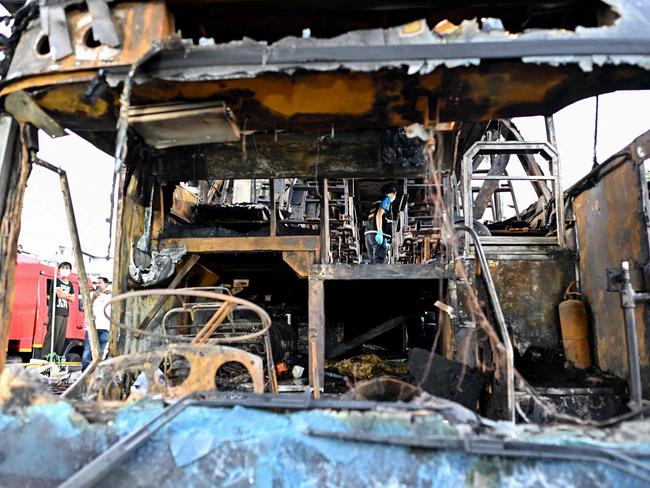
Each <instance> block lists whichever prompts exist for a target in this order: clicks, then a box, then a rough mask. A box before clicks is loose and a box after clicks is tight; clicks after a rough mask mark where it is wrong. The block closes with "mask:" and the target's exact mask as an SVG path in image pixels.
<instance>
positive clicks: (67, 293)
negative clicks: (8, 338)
mask: <svg viewBox="0 0 650 488" xmlns="http://www.w3.org/2000/svg"><path fill="white" fill-rule="evenodd" d="M71 271H72V265H71V264H70V263H68V262H65V261H64V262H62V263H61V264H59V276H58V278H57V279H56V290H55V291H56V297H55V299H56V306H55V311H54V330H52V305H51V304H50V307H49V312H48V313H49V318H48V321H47V333H46V334H45V339H44V340H43V352H42V356H46V355H47V354H50V353H51V352H52V351H54V352H55V353H56V354H58V355H59V356H60V355H62V354H63V350H64V348H65V335H66V332H67V329H68V315H70V304H71V303H72V302H73V301H74V287H73V286H72V283H70V282H69V281H68V276H70V272H71ZM48 291H49V292H51V291H52V290H51V288H50V290H48ZM52 337H54V347H52Z"/></svg>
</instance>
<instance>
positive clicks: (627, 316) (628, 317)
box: [621, 261, 650, 409]
mask: <svg viewBox="0 0 650 488" xmlns="http://www.w3.org/2000/svg"><path fill="white" fill-rule="evenodd" d="M649 300H650V295H649V294H647V293H637V292H635V291H634V289H633V288H632V281H631V280H630V263H629V262H628V261H623V262H621V307H623V316H624V320H625V345H626V350H627V366H628V377H629V383H630V385H629V386H630V403H631V404H632V408H633V409H640V408H641V407H642V405H643V393H642V388H641V366H640V364H639V342H638V338H637V332H636V316H635V309H636V304H637V303H640V302H647V301H649Z"/></svg>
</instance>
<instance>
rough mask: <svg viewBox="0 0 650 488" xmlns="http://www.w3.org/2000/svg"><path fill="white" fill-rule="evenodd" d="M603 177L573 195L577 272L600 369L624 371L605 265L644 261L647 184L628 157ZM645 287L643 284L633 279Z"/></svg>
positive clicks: (644, 340) (648, 360)
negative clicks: (644, 197)
mask: <svg viewBox="0 0 650 488" xmlns="http://www.w3.org/2000/svg"><path fill="white" fill-rule="evenodd" d="M608 166H610V168H609V169H608V168H606V169H607V172H603V173H605V176H604V177H603V178H602V179H601V180H600V181H598V183H596V185H595V186H593V187H591V188H588V189H587V190H585V191H583V192H582V193H580V194H578V195H577V196H576V197H575V200H574V203H573V209H574V213H575V217H576V222H577V235H578V250H579V257H580V276H581V281H582V284H581V288H582V293H583V298H584V299H585V300H586V301H587V304H588V306H589V308H590V310H591V317H592V323H593V335H594V337H595V338H596V344H595V346H596V347H595V352H596V360H597V362H598V365H599V366H600V367H601V368H602V369H604V370H610V371H613V372H614V373H616V374H618V375H620V376H623V377H626V376H627V360H626V355H625V347H624V345H625V329H624V325H623V309H622V308H621V299H620V295H619V294H618V293H612V292H608V291H607V268H614V267H620V265H621V261H623V260H628V261H630V266H631V268H632V269H634V268H639V267H643V266H644V265H646V264H647V263H648V234H647V228H646V221H645V217H644V207H645V205H644V202H643V195H644V192H643V188H642V186H641V185H645V184H647V183H646V181H645V177H644V176H643V172H642V167H639V166H638V165H637V164H636V163H635V162H634V161H632V160H631V159H628V158H625V157H623V158H622V160H621V157H619V158H617V159H614V160H610V162H609V164H608ZM633 285H634V288H635V290H637V291H645V289H644V288H643V283H640V282H637V283H634V284H633ZM647 308H648V307H647V306H646V305H643V304H639V305H638V306H637V309H636V321H637V333H638V340H639V355H640V361H641V377H642V380H643V383H644V391H646V392H648V391H649V390H650V357H649V355H648V339H649V334H650V328H649V327H648V323H649V319H648V310H647Z"/></svg>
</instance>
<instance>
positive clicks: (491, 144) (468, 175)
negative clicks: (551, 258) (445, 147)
mask: <svg viewBox="0 0 650 488" xmlns="http://www.w3.org/2000/svg"><path fill="white" fill-rule="evenodd" d="M498 154H509V155H519V154H539V155H541V156H542V157H543V158H544V159H546V160H547V161H548V162H549V165H550V169H551V173H552V175H551V176H510V175H503V176H502V175H482V174H474V170H473V165H472V162H473V160H474V158H476V157H477V156H486V155H487V156H489V155H498ZM462 172H463V173H462V175H463V215H464V220H465V225H466V226H467V227H472V223H473V220H474V215H473V196H472V181H473V180H497V181H499V180H504V181H506V180H510V181H515V180H521V181H551V182H553V194H554V195H555V215H556V222H557V230H556V232H557V238H556V239H553V238H550V239H549V238H546V237H524V238H520V237H481V238H480V239H481V242H482V243H483V244H523V245H535V244H537V245H539V244H550V243H552V242H553V241H554V240H557V244H558V245H559V246H560V247H564V196H563V194H562V185H561V183H560V163H559V157H558V154H557V150H556V149H555V148H554V147H553V146H552V145H551V144H549V143H548V142H534V143H531V142H519V141H478V142H475V143H474V144H473V145H472V147H470V148H469V150H468V151H467V152H466V153H465V154H463V158H462ZM465 243H466V246H468V245H469V236H467V237H466V240H465Z"/></svg>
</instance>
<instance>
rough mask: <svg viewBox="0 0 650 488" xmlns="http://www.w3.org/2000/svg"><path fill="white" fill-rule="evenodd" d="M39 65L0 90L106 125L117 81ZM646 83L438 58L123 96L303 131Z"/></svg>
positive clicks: (622, 74)
mask: <svg viewBox="0 0 650 488" xmlns="http://www.w3.org/2000/svg"><path fill="white" fill-rule="evenodd" d="M66 59H67V58H66ZM64 61H65V60H64ZM82 65H83V66H86V65H85V64H84V63H82ZM89 66H92V65H89ZM95 66H96V68H101V67H102V66H101V64H96V65H95ZM42 73H44V74H41V75H38V76H34V77H31V78H29V79H27V80H17V81H16V82H15V83H14V84H11V82H10V83H9V84H8V85H7V86H6V87H5V88H4V90H3V91H2V92H1V93H0V94H7V93H10V92H11V91H15V90H18V89H28V88H30V87H34V88H36V87H40V88H38V90H37V91H35V93H34V94H33V95H34V97H35V99H36V100H37V102H38V103H39V105H40V106H41V107H42V108H43V109H45V110H46V111H48V112H50V113H51V114H52V115H53V116H54V117H55V118H57V120H59V121H60V122H61V123H62V124H64V125H66V126H68V127H71V128H75V127H80V128H81V127H83V128H84V129H85V130H88V129H95V130H111V129H114V127H115V122H116V114H117V112H118V101H119V88H115V89H113V88H111V89H107V90H106V91H105V92H104V93H103V94H102V96H101V97H99V99H98V100H96V101H85V100H84V98H83V94H84V92H85V91H86V90H87V88H88V86H89V81H90V80H91V79H92V76H91V73H92V72H89V71H88V69H85V70H84V71H83V73H84V74H83V75H82V74H81V73H77V72H70V73H66V72H64V71H56V72H47V71H43V72H42ZM80 77H81V78H80ZM577 80H580V82H579V83H578V81H577ZM648 83H649V82H648V77H647V72H645V71H644V70H642V69H641V68H638V67H633V66H620V67H617V68H616V69H614V68H612V67H611V66H606V67H603V68H595V69H594V71H593V72H591V73H584V72H582V71H581V70H580V69H579V68H578V67H575V66H572V67H552V66H538V65H531V64H523V63H515V62H493V63H490V64H489V66H485V67H481V68H479V67H464V68H455V69H448V68H442V67H441V68H438V69H436V70H435V71H434V72H433V73H430V74H426V75H412V76H408V75H407V74H406V72H404V71H399V70H386V69H384V70H379V71H377V72H373V73H349V72H318V73H314V72H297V73H294V74H291V75H290V74H282V73H267V74H262V75H259V76H257V77H255V78H241V79H226V80H207V81H206V80H195V81H191V80H185V81H182V82H175V81H164V80H155V81H153V82H148V83H145V84H140V85H136V86H135V87H134V90H133V98H132V102H133V104H134V105H147V104H156V103H164V102H172V101H181V100H182V101H202V100H220V101H223V102H225V103H226V104H227V105H228V107H229V108H230V109H232V110H233V112H234V114H235V115H236V116H237V119H238V120H248V124H247V129H254V130H259V131H263V130H273V129H276V128H280V127H281V128H282V129H283V130H287V131H296V132H304V131H313V130H320V129H322V128H324V127H331V126H332V124H334V125H335V127H336V129H337V130H338V131H343V130H358V128H359V127H363V128H364V129H366V130H370V129H377V128H385V127H387V126H391V127H398V126H402V125H408V124H411V123H421V122H422V121H423V120H424V119H425V118H426V114H427V113H428V112H429V111H435V113H438V114H439V116H440V117H441V119H444V120H469V119H471V120H491V119H495V118H502V117H511V116H519V115H537V114H540V113H552V112H553V111H555V110H558V109H560V108H562V107H563V106H565V105H567V104H569V103H571V102H573V101H576V100H579V99H582V98H584V97H587V96H590V95H594V94H598V93H604V92H607V91H611V90H613V89H623V88H643V87H646V88H647V87H649V86H650V85H649V84H648ZM423 97H425V98H427V99H428V100H430V103H431V104H434V103H435V106H433V107H426V106H425V107H423V106H422V104H421V103H420V104H419V103H418V100H421V99H422V98H423Z"/></svg>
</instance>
